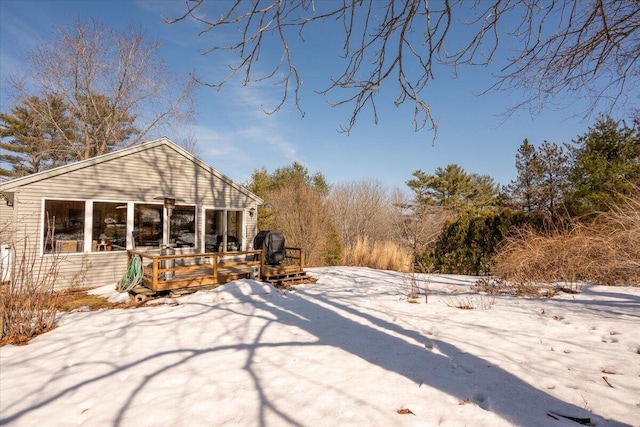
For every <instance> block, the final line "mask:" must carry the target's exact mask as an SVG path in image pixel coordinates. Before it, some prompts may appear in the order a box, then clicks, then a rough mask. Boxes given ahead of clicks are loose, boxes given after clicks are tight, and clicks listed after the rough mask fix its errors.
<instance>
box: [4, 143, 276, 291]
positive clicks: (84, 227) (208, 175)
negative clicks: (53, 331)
mask: <svg viewBox="0 0 640 427" xmlns="http://www.w3.org/2000/svg"><path fill="white" fill-rule="evenodd" d="M173 203H175V206H173ZM262 203H263V200H262V199H260V198H259V197H258V196H256V195H255V194H253V193H251V192H250V191H249V190H247V189H246V188H245V187H243V186H241V185H239V184H237V183H235V182H233V181H232V180H231V179H230V178H228V177H226V176H225V175H223V174H222V173H220V172H218V171H217V170H215V169H213V168H212V167H211V166H209V165H208V164H206V163H205V162H203V161H202V160H200V159H198V158H196V157H195V156H194V155H192V154H191V153H189V152H187V151H186V150H184V149H183V148H181V147H179V146H178V145H176V144H175V143H173V142H171V141H170V140H169V139H167V138H161V139H158V140H155V141H150V142H146V143H144V144H141V145H137V146H133V147H130V148H125V149H122V150H118V151H114V152H111V153H108V154H104V155H101V156H98V157H95V158H92V159H88V160H82V161H79V162H76V163H72V164H68V165H65V166H61V167H57V168H54V169H50V170H47V171H44V172H39V173H36V174H33V175H29V176H25V177H21V178H17V179H13V180H10V181H6V182H2V183H0V240H1V241H0V245H2V247H3V248H4V249H3V253H5V254H6V253H7V250H9V249H10V251H11V256H12V259H20V257H21V256H22V254H21V253H20V252H21V251H23V252H24V250H23V249H24V248H25V247H26V248H27V249H26V250H27V251H28V253H30V254H33V256H34V259H35V260H36V261H37V262H40V261H44V263H45V264H46V263H50V262H54V260H55V262H56V263H58V265H59V275H58V280H57V282H56V283H57V284H56V288H63V287H65V286H70V285H75V286H83V287H94V286H102V285H106V284H111V283H115V282H117V281H118V280H119V279H120V278H121V277H122V275H123V274H124V273H125V271H126V268H127V250H131V249H134V248H135V249H136V250H139V251H150V252H157V253H160V251H161V250H162V248H163V247H166V246H167V244H168V245H169V246H170V247H172V248H175V251H177V252H179V253H190V252H193V253H199V252H227V251H238V250H250V249H252V242H253V239H254V237H255V235H256V233H257V215H256V214H255V213H256V211H257V208H258V206H259V205H261V204H262ZM25 237H27V239H25ZM23 241H24V242H28V244H27V245H26V246H24V245H23V244H13V245H12V242H23ZM6 259H7V257H6V256H5V257H4V260H5V261H6ZM4 264H7V263H6V262H4ZM2 276H3V279H5V280H6V279H8V277H7V276H8V274H7V269H6V268H5V270H4V272H3V274H2Z"/></svg>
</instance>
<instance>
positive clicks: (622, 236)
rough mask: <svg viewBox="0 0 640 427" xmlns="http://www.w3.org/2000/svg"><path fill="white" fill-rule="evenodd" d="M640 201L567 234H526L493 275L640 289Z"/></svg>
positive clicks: (509, 247) (511, 244)
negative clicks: (625, 286)
mask: <svg viewBox="0 0 640 427" xmlns="http://www.w3.org/2000/svg"><path fill="white" fill-rule="evenodd" d="M638 242H640V197H637V196H636V197H634V198H627V199H626V203H625V204H624V206H621V207H616V208H613V209H612V210H611V211H608V212H605V213H602V214H600V215H599V216H598V217H597V218H596V219H595V220H593V221H590V222H579V221H574V222H573V223H572V224H570V226H569V227H566V228H564V229H562V230H555V231H552V232H546V233H540V232H538V231H534V230H531V229H525V230H521V231H520V233H519V234H518V235H516V236H514V237H511V238H509V239H507V240H506V242H505V244H504V246H503V248H502V250H501V251H500V253H499V254H498V255H497V257H496V263H495V266H494V269H493V273H494V274H496V275H497V276H499V277H501V278H503V279H505V280H510V281H513V282H528V281H534V282H577V281H588V282H593V283H597V284H604V285H616V284H627V285H640V244H638Z"/></svg>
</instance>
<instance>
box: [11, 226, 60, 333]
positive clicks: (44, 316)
mask: <svg viewBox="0 0 640 427" xmlns="http://www.w3.org/2000/svg"><path fill="white" fill-rule="evenodd" d="M52 236H53V230H51V231H49V232H48V233H47V239H51V238H52ZM11 246H12V248H14V249H17V250H14V251H13V253H14V254H16V253H17V254H18V256H17V258H16V259H15V261H14V262H13V265H12V266H11V280H10V281H9V283H8V284H6V285H2V287H1V289H0V309H1V311H2V315H1V317H2V322H1V326H2V328H1V329H2V330H1V335H0V344H24V343H26V342H27V341H29V340H30V339H31V338H33V337H35V336H36V335H39V334H41V333H44V332H47V331H48V330H50V329H52V328H53V327H54V322H55V319H56V306H57V299H56V295H57V294H56V293H55V292H54V290H53V289H54V285H55V283H56V280H57V277H58V268H59V263H60V262H59V258H57V257H56V256H52V257H46V258H44V257H39V256H38V254H37V249H36V248H37V245H33V244H32V243H31V242H30V239H29V237H28V236H26V233H25V237H24V238H22V240H21V241H15V240H14V242H13V244H12V245H11Z"/></svg>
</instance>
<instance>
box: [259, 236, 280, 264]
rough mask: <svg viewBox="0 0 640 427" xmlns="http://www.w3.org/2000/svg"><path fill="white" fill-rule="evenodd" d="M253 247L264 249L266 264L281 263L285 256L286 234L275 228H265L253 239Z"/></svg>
mask: <svg viewBox="0 0 640 427" xmlns="http://www.w3.org/2000/svg"><path fill="white" fill-rule="evenodd" d="M253 248H254V249H255V250H262V251H264V257H265V264H270V265H277V264H280V261H282V260H283V259H284V256H285V248H284V234H282V233H281V232H280V231H275V230H263V231H261V232H259V233H258V234H257V235H256V237H255V239H253Z"/></svg>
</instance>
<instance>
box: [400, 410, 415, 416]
mask: <svg viewBox="0 0 640 427" xmlns="http://www.w3.org/2000/svg"><path fill="white" fill-rule="evenodd" d="M396 412H398V413H399V414H402V415H408V414H411V415H415V414H414V413H413V412H412V411H411V409H409V408H402V409H398V410H397V411H396Z"/></svg>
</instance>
